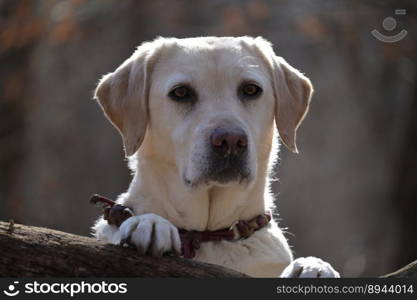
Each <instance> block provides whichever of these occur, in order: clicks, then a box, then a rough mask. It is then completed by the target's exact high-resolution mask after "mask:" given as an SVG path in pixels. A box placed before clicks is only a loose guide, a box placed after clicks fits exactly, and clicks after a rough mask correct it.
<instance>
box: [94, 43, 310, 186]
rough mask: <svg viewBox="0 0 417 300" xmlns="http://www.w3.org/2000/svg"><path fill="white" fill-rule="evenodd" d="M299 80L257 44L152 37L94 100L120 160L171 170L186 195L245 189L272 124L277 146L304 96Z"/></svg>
mask: <svg viewBox="0 0 417 300" xmlns="http://www.w3.org/2000/svg"><path fill="white" fill-rule="evenodd" d="M311 91H312V89H311V85H310V83H309V81H308V79H306V78H305V77H304V76H303V75H301V74H300V73H299V72H298V71H296V70H295V69H293V68H292V67H290V66H289V65H288V64H287V63H286V62H285V61H284V60H283V59H281V58H279V57H276V56H275V55H274V54H273V51H272V49H271V47H270V45H269V43H267V42H266V41H265V40H263V39H259V38H258V39H252V38H248V37H243V38H192V39H158V40H155V41H154V42H151V43H146V44H144V45H142V46H140V47H139V48H138V50H137V51H136V52H135V54H134V55H133V56H132V57H131V58H129V59H128V60H127V61H126V62H125V63H124V64H122V66H120V67H119V68H118V69H117V70H116V71H115V72H114V73H111V74H109V75H106V76H105V77H104V78H103V79H102V81H101V82H100V84H99V87H98V88H97V91H96V96H97V98H98V99H99V101H100V104H101V106H102V107H103V109H104V111H105V113H106V115H107V116H108V118H109V119H110V120H111V121H112V123H113V124H114V125H115V126H116V128H118V130H119V131H120V132H121V134H122V136H123V140H124V144H125V149H126V154H127V155H132V154H134V153H135V152H136V151H137V150H138V149H139V147H140V146H141V144H142V149H144V153H145V155H151V156H153V157H156V158H158V160H159V161H165V162H167V163H171V164H175V165H176V166H177V169H178V172H179V176H181V177H182V179H183V182H184V183H185V184H186V185H188V186H192V187H197V186H200V185H202V184H204V185H208V186H210V185H213V184H215V185H229V184H241V183H248V182H251V181H253V180H254V178H256V176H257V170H258V164H259V163H260V161H262V160H263V161H265V160H267V158H268V155H269V151H270V145H271V137H272V134H271V133H272V130H273V124H274V122H273V121H274V118H275V121H276V124H277V127H278V130H279V133H280V136H281V139H282V140H283V142H284V144H285V145H286V146H287V147H288V148H289V149H291V150H292V151H297V150H296V145H295V133H296V130H297V127H298V126H299V124H300V122H301V120H302V118H303V117H304V115H305V113H306V111H307V107H308V102H309V100H310V96H311Z"/></svg>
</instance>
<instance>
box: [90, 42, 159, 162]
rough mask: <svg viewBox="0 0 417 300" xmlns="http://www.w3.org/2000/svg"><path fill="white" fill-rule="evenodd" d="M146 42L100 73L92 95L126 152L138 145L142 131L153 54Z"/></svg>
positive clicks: (132, 152)
mask: <svg viewBox="0 0 417 300" xmlns="http://www.w3.org/2000/svg"><path fill="white" fill-rule="evenodd" d="M149 44H150V43H146V44H144V45H142V46H140V47H139V48H138V49H137V50H136V52H135V53H134V54H133V55H132V56H131V57H130V58H128V59H127V60H126V61H125V62H124V63H123V64H122V65H120V66H119V67H118V68H117V69H116V71H114V72H113V73H110V74H107V75H105V76H103V78H102V79H101V80H100V82H99V84H98V86H97V88H96V90H95V99H97V100H98V102H99V104H100V106H101V108H102V109H103V111H104V114H105V115H106V117H107V118H108V119H109V120H110V122H111V123H112V124H113V125H114V127H116V128H117V130H118V131H119V132H120V134H121V135H122V138H123V144H124V148H125V153H126V156H131V155H133V154H134V153H135V152H136V151H137V150H138V149H139V147H140V145H141V143H142V141H143V138H144V136H145V133H146V128H147V123H148V113H147V106H148V104H147V103H148V99H147V98H148V92H149V88H148V86H149V82H148V81H149V72H150V60H151V59H152V55H153V54H152V53H151V52H152V51H151V48H152V47H150V46H149Z"/></svg>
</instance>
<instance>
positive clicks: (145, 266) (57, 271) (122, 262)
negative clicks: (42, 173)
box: [0, 222, 246, 278]
mask: <svg viewBox="0 0 417 300" xmlns="http://www.w3.org/2000/svg"><path fill="white" fill-rule="evenodd" d="M0 276H2V277H42V276H50V277H73V276H77V277H188V278H190V277H192V278H213V277H246V276H245V275H244V274H241V273H238V272H236V271H233V270H229V269H226V268H223V267H221V266H217V265H212V264H206V263H201V262H196V261H193V260H188V259H183V258H179V257H171V256H164V257H162V258H155V257H150V256H140V255H138V254H137V252H136V251H135V250H134V249H130V248H122V247H119V246H115V245H109V244H104V243H102V242H100V241H97V240H96V239H93V238H88V237H83V236H78V235H74V234H69V233H65V232H61V231H57V230H51V229H47V228H40V227H32V226H25V225H17V224H13V223H6V222H0Z"/></svg>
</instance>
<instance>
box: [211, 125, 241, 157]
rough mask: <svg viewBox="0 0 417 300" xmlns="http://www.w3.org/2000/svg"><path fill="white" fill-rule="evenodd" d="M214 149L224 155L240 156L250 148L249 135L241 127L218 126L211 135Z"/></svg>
mask: <svg viewBox="0 0 417 300" xmlns="http://www.w3.org/2000/svg"><path fill="white" fill-rule="evenodd" d="M210 142H211V147H212V149H213V150H214V151H215V152H216V153H218V154H221V155H223V156H231V155H234V156H240V155H242V154H243V153H245V152H246V150H247V148H248V137H247V135H246V133H245V132H244V131H243V130H242V129H240V128H230V129H226V128H222V127H219V128H216V129H214V130H213V132H212V133H211V136H210Z"/></svg>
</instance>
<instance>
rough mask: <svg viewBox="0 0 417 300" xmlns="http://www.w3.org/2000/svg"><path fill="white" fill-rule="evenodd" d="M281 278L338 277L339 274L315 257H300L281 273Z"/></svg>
mask: <svg viewBox="0 0 417 300" xmlns="http://www.w3.org/2000/svg"><path fill="white" fill-rule="evenodd" d="M281 277H283V278H319V277H320V278H339V277H340V274H339V272H337V271H336V270H335V269H334V268H333V267H332V266H331V265H330V264H329V263H328V262H325V261H323V260H321V259H320V258H317V257H312V256H309V257H300V258H297V259H296V260H294V261H292V262H291V263H290V264H289V265H288V266H287V267H286V268H285V269H284V271H282V273H281Z"/></svg>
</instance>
